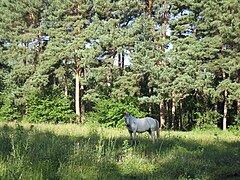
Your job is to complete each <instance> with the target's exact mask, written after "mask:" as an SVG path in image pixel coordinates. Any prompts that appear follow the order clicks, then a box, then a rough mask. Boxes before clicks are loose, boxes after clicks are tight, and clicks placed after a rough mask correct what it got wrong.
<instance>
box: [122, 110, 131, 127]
mask: <svg viewBox="0 0 240 180" xmlns="http://www.w3.org/2000/svg"><path fill="white" fill-rule="evenodd" d="M130 116H131V115H130V114H129V113H126V112H124V113H123V117H124V120H125V124H126V126H129V125H130V120H129V118H130Z"/></svg>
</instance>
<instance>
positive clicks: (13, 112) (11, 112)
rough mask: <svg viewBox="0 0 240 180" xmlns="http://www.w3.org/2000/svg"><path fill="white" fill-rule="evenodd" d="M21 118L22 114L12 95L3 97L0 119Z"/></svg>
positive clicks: (0, 103)
mask: <svg viewBox="0 0 240 180" xmlns="http://www.w3.org/2000/svg"><path fill="white" fill-rule="evenodd" d="M20 119H21V114H20V112H19V110H18V108H17V106H16V105H15V104H14V100H13V99H12V98H10V97H3V98H2V99H1V102H0V121H16V120H20Z"/></svg>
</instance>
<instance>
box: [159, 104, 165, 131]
mask: <svg viewBox="0 0 240 180" xmlns="http://www.w3.org/2000/svg"><path fill="white" fill-rule="evenodd" d="M159 106H160V124H161V125H160V127H161V128H163V127H164V126H165V116H164V102H163V101H162V102H161V103H160V105H159Z"/></svg>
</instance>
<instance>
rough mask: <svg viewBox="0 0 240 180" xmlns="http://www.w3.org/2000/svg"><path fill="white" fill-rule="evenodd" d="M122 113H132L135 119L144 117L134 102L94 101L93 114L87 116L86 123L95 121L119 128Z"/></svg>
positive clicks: (121, 123)
mask: <svg viewBox="0 0 240 180" xmlns="http://www.w3.org/2000/svg"><path fill="white" fill-rule="evenodd" d="M123 112H128V113H132V114H133V115H134V116H136V117H141V116H145V115H146V113H145V112H142V111H140V110H139V109H138V106H137V103H136V101H132V102H129V101H125V102H123V101H118V100H117V101H115V100H113V99H98V100H96V101H95V105H94V107H93V112H90V113H89V114H88V115H87V119H86V121H91V122H93V121H97V122H99V123H100V124H104V125H106V126H113V127H121V126H123V125H124V118H123Z"/></svg>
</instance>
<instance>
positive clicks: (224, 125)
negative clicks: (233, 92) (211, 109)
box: [222, 70, 228, 130]
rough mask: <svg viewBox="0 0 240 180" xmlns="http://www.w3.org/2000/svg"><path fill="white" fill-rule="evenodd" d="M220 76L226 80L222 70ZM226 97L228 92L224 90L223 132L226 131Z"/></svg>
mask: <svg viewBox="0 0 240 180" xmlns="http://www.w3.org/2000/svg"><path fill="white" fill-rule="evenodd" d="M222 76H223V80H224V79H226V73H225V71H224V70H223V71H222ZM227 96H228V92H227V90H225V91H224V108H223V130H226V129H227V113H228V108H227Z"/></svg>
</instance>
